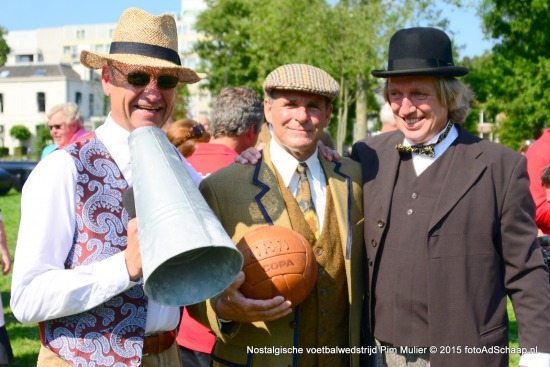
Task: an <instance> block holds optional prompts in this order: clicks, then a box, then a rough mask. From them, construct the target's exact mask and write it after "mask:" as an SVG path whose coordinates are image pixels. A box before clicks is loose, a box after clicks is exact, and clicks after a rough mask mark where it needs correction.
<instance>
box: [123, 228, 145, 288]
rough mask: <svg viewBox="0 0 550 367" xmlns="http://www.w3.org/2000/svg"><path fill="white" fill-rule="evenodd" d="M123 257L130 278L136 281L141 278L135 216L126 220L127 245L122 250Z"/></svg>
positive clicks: (141, 271)
mask: <svg viewBox="0 0 550 367" xmlns="http://www.w3.org/2000/svg"><path fill="white" fill-rule="evenodd" d="M124 258H125V259H126V268H127V269H128V274H129V275H130V279H131V280H133V281H136V280H138V279H139V278H141V276H142V275H143V270H142V268H141V252H140V250H139V239H138V226H137V219H136V218H134V219H131V220H130V221H128V246H127V247H126V250H125V251H124Z"/></svg>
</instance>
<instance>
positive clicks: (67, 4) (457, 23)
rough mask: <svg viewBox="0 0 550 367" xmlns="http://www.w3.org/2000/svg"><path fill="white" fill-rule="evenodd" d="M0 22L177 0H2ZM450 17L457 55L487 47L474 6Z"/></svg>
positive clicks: (56, 23)
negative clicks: (461, 47) (86, 1)
mask: <svg viewBox="0 0 550 367" xmlns="http://www.w3.org/2000/svg"><path fill="white" fill-rule="evenodd" d="M2 2H3V4H2V11H1V12H0V25H1V26H3V27H4V28H6V29H7V30H8V31H20V30H33V29H37V28H50V27H61V26H64V25H78V24H96V23H116V22H117V21H118V18H119V17H120V14H122V12H123V11H124V9H126V8H128V7H137V8H140V9H143V10H146V11H148V12H150V13H152V14H157V15H158V14H162V13H165V12H167V11H178V10H179V9H180V7H181V1H180V0H94V1H93V2H89V3H83V2H82V1H67V0H47V1H44V0H30V1H29V0H27V1H23V2H22V3H23V4H24V6H21V4H22V3H20V2H19V1H17V0H11V1H9V0H4V1H2ZM444 14H445V15H446V16H447V18H449V20H450V26H449V29H450V31H452V32H453V33H454V39H455V42H456V44H457V45H461V46H465V48H464V49H462V50H461V51H460V55H461V56H470V57H472V56H477V55H481V54H482V53H483V51H485V50H488V49H490V48H491V42H490V41H486V40H484V39H483V33H482V31H481V27H480V20H479V18H478V17H477V16H476V14H475V9H473V8H470V9H465V10H464V9H463V10H460V11H456V10H455V11H453V12H451V11H449V10H448V9H447V10H444Z"/></svg>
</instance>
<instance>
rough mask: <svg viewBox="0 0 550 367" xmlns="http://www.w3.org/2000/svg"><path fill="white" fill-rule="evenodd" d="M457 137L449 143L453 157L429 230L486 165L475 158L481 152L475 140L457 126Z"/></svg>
mask: <svg viewBox="0 0 550 367" xmlns="http://www.w3.org/2000/svg"><path fill="white" fill-rule="evenodd" d="M458 132H459V135H458V138H457V139H456V141H455V142H454V143H453V144H452V145H451V147H450V149H453V148H454V149H455V153H454V155H453V159H452V161H451V164H450V166H449V168H448V172H447V175H446V178H445V182H444V184H443V188H444V189H443V191H442V192H441V195H440V196H439V200H438V202H437V204H436V207H435V210H434V213H433V216H432V219H431V221H430V227H429V228H430V230H431V229H432V228H433V227H434V226H435V225H436V224H437V223H438V222H439V221H440V220H441V219H442V218H443V217H444V216H445V215H446V214H447V213H448V212H449V211H450V210H451V209H452V208H453V207H454V206H455V205H456V203H457V202H458V201H459V200H460V199H461V198H462V197H463V196H464V195H465V194H466V192H468V190H470V188H471V187H472V186H473V184H474V183H475V182H476V180H477V179H478V177H479V176H480V175H481V174H482V173H483V171H485V169H486V168H487V166H486V165H485V164H484V163H483V162H482V161H480V160H479V159H477V158H478V157H479V156H480V155H481V154H482V153H483V152H482V151H481V150H480V149H479V147H478V145H477V144H475V141H473V140H471V139H470V138H469V137H468V136H467V135H466V134H465V133H464V130H462V129H461V128H458Z"/></svg>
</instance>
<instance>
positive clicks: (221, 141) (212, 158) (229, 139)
mask: <svg viewBox="0 0 550 367" xmlns="http://www.w3.org/2000/svg"><path fill="white" fill-rule="evenodd" d="M211 116H212V122H211V124H210V135H211V138H210V141H209V142H208V143H200V144H199V145H198V147H197V150H196V152H195V153H194V154H193V155H192V156H190V157H189V159H188V162H189V163H190V164H191V165H192V166H193V167H194V168H195V169H196V170H197V171H199V173H201V174H202V175H203V176H207V175H208V174H210V173H213V172H215V171H217V170H219V169H220V168H223V167H226V166H228V165H229V164H231V163H233V161H234V158H235V156H237V155H238V154H240V153H241V152H242V151H244V150H245V149H247V148H249V147H251V146H254V145H255V144H256V141H257V140H258V134H259V133H260V129H261V128H262V126H263V118H264V115H263V105H262V102H261V101H260V99H259V98H258V95H257V94H256V92H255V91H254V90H253V89H251V88H248V87H236V88H235V87H225V88H223V89H222V90H221V92H220V94H219V95H218V97H217V98H216V102H215V104H214V108H213V110H212V113H211Z"/></svg>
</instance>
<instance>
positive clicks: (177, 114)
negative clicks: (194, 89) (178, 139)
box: [172, 84, 191, 121]
mask: <svg viewBox="0 0 550 367" xmlns="http://www.w3.org/2000/svg"><path fill="white" fill-rule="evenodd" d="M190 95H191V94H190V93H189V88H188V87H187V84H178V87H177V88H176V101H175V102H174V111H172V119H173V120H174V121H176V120H179V119H183V118H186V117H187V116H188V112H187V110H188V102H187V101H188V100H189V96H190Z"/></svg>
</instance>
